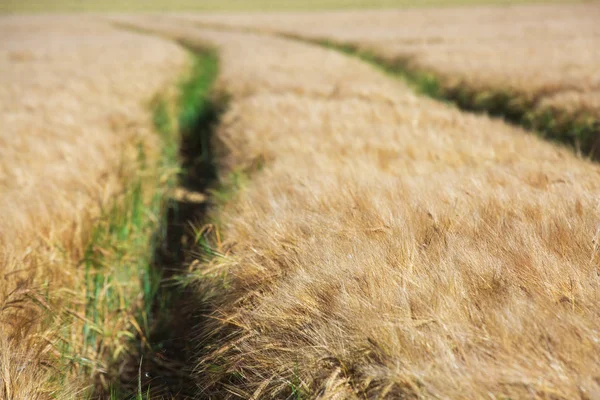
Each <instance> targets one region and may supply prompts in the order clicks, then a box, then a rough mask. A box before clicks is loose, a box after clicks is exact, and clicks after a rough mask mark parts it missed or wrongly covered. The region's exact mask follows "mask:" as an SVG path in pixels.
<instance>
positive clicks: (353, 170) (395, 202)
mask: <svg viewBox="0 0 600 400" xmlns="http://www.w3.org/2000/svg"><path fill="white" fill-rule="evenodd" d="M131 21H132V20H131V19H130V20H129V22H131ZM170 21H171V22H169V20H168V19H158V18H155V19H152V18H150V19H141V18H140V19H138V24H139V25H140V26H145V27H151V26H152V25H153V26H154V28H155V29H156V30H157V31H159V32H161V33H163V34H166V35H169V36H171V37H177V38H187V40H199V41H209V42H211V43H213V44H215V45H217V46H218V47H219V49H220V54H221V60H222V75H221V80H220V84H221V85H222V87H223V88H225V89H226V90H228V91H229V92H230V93H231V95H232V101H231V104H230V108H229V111H228V112H227V113H226V114H225V116H224V118H223V121H222V125H221V126H220V128H219V130H218V139H219V141H220V142H221V143H222V145H223V146H224V147H225V148H226V150H227V152H226V153H227V156H226V157H225V158H224V159H223V160H224V162H223V168H224V169H223V171H225V172H223V179H224V180H227V179H226V174H227V171H239V170H246V171H254V172H253V176H252V179H251V180H250V181H249V182H247V183H246V184H245V185H242V187H241V188H240V189H239V191H238V192H237V193H236V194H235V195H234V197H233V199H232V200H231V201H229V202H228V203H226V204H225V205H223V206H221V207H219V208H218V209H216V210H215V212H214V214H213V215H214V217H215V218H216V220H217V221H218V223H219V227H220V231H219V235H218V236H217V238H216V239H215V241H214V245H215V246H216V247H217V249H218V250H219V251H220V252H221V253H222V254H223V255H224V256H223V257H217V258H215V259H213V260H212V261H210V262H208V263H201V264H202V266H201V267H198V290H199V291H200V292H201V293H203V294H204V295H205V296H206V295H210V298H211V301H212V302H211V305H212V307H213V309H214V313H213V314H212V316H211V318H210V319H209V321H212V322H207V324H206V325H204V326H202V327H201V334H200V336H199V338H198V343H199V346H200V347H203V351H202V352H203V355H202V358H201V360H200V362H199V365H198V367H197V369H198V381H199V385H200V386H201V387H202V388H203V391H202V395H203V396H205V397H210V396H213V397H214V398H234V397H241V398H255V399H256V398H288V397H289V396H290V395H293V396H296V397H309V398H322V399H340V398H459V399H460V398H464V399H467V398H469V399H471V398H506V397H510V398H554V399H573V398H582V399H591V398H596V397H598V396H600V386H599V384H598V379H597V377H598V376H599V374H600V358H599V356H598V354H600V337H599V332H600V319H599V318H598V317H599V316H598V309H599V308H598V307H599V306H600V297H599V295H598V293H600V292H599V291H598V288H599V284H600V276H599V273H598V263H599V257H598V239H599V237H598V235H599V232H600V230H599V227H600V209H599V207H598V195H599V194H600V183H599V182H600V180H599V179H598V178H599V177H600V168H599V167H598V166H597V165H595V164H592V163H589V162H587V161H585V160H582V159H579V158H577V157H576V156H575V155H573V154H572V153H571V152H570V151H568V150H566V149H563V148H559V147H556V146H554V145H552V144H549V143H546V142H543V141H541V140H540V139H538V138H537V137H535V136H534V135H531V134H529V133H527V132H525V131H522V130H520V129H517V128H513V127H510V126H508V125H506V124H504V123H502V122H499V121H494V120H490V119H489V118H487V117H483V116H473V115H468V114H464V113H461V112H460V111H458V110H457V109H455V108H452V107H449V106H446V105H443V104H440V103H437V102H434V101H431V100H428V99H426V98H422V97H418V96H416V95H414V94H412V93H411V92H410V90H409V89H407V87H405V86H403V85H402V84H400V83H399V82H397V81H394V80H391V79H389V78H387V77H385V76H384V75H382V74H381V73H378V72H376V71H375V70H373V69H371V68H369V66H367V65H365V64H362V63H360V62H358V61H356V60H352V59H349V58H346V57H344V56H342V55H340V54H339V53H336V52H333V51H329V50H325V49H323V48H318V47H311V46H309V45H306V44H300V43H298V42H293V41H289V40H284V39H278V38H273V37H263V36H260V35H256V34H241V33H227V32H222V31H221V32H214V31H209V30H200V29H197V28H194V27H193V26H187V27H186V26H184V25H183V24H182V23H181V22H180V20H170ZM260 165H262V167H257V166H260ZM257 168H258V169H257ZM221 238H224V242H221ZM199 307H200V305H199ZM202 307H204V306H202Z"/></svg>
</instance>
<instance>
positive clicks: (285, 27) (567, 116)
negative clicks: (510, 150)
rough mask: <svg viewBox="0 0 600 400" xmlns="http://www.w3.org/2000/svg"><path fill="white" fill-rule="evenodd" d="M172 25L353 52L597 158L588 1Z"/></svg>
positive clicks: (598, 61) (597, 105) (593, 11)
mask: <svg viewBox="0 0 600 400" xmlns="http://www.w3.org/2000/svg"><path fill="white" fill-rule="evenodd" d="M181 18H182V19H185V20H191V21H195V22H200V23H202V24H205V25H209V26H218V27H226V28H229V29H251V30H258V31H263V32H270V33H277V34H285V35H291V36H294V37H301V38H305V39H309V40H313V41H318V42H328V43H332V44H334V45H337V46H342V47H344V48H346V49H348V48H352V49H353V50H352V51H353V52H357V53H359V54H362V55H363V56H364V57H367V58H369V59H377V60H378V61H379V62H380V63H383V64H385V65H386V66H388V67H389V68H391V69H392V70H396V69H401V70H403V71H404V74H408V75H417V77H418V78H417V79H419V80H421V81H422V82H421V85H422V86H423V85H424V90H425V91H429V92H431V93H432V94H434V96H436V97H443V98H446V99H449V100H451V101H454V102H456V103H458V104H459V105H460V106H461V107H464V108H467V109H474V110H477V111H488V112H489V111H491V112H493V113H495V114H500V115H504V116H509V119H511V120H513V121H514V122H517V123H521V124H525V125H527V126H529V127H532V128H534V129H538V130H540V131H542V132H543V133H544V134H545V135H546V136H548V137H550V138H552V139H554V140H558V141H562V142H567V143H569V144H571V145H573V146H575V147H576V148H578V149H580V150H582V151H583V152H585V153H592V154H593V155H596V156H597V153H598V151H599V142H598V140H599V139H598V138H599V137H600V136H599V135H600V128H599V126H600V75H599V74H600V73H599V71H600V69H599V68H598V66H599V65H600V53H599V52H598V51H596V49H597V48H598V47H600V27H599V26H600V25H599V24H598V21H599V20H600V3H599V2H597V1H591V2H587V3H585V4H557V5H548V4H542V5H519V4H510V5H506V6H504V7H497V6H484V5H481V6H478V7H471V8H461V7H448V8H432V9H426V10H419V9H404V10H371V11H364V10H353V11H341V12H340V11H338V12H321V13H280V14H270V15H264V14H263V15H255V14H251V13H246V14H243V13H238V14H211V15H204V14H186V15H181ZM348 27H352V29H349V28H348Z"/></svg>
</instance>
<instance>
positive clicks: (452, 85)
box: [286, 35, 600, 159]
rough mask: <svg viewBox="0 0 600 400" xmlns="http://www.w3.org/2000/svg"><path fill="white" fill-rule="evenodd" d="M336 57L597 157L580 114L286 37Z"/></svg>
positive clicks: (597, 136) (592, 120)
mask: <svg viewBox="0 0 600 400" xmlns="http://www.w3.org/2000/svg"><path fill="white" fill-rule="evenodd" d="M286 36H288V37H291V38H293V39H296V40H302V41H308V42H310V43H316V44H319V45H321V46H324V47H327V48H330V49H334V50H337V51H341V52H342V53H344V54H347V55H351V56H355V57H358V58H360V59H361V60H363V61H366V62H368V63H370V64H372V65H374V66H376V67H377V68H379V69H381V70H383V71H384V72H386V73H388V74H390V75H393V76H396V77H401V78H402V79H404V80H405V81H406V82H408V83H409V85H410V86H412V87H413V88H414V89H415V90H416V91H417V92H419V93H421V94H424V95H427V96H429V97H432V98H434V99H437V100H443V101H447V102H450V103H452V104H455V105H456V106H458V107H459V108H460V109H461V110H464V111H469V112H479V113H487V114H489V115H491V116H494V117H500V118H503V119H504V120H506V121H507V122H510V123H512V124H515V125H520V126H523V127H524V128H526V129H530V130H533V131H535V132H537V133H539V134H540V135H541V136H542V137H544V138H546V139H549V140H552V141H556V142H559V143H562V144H566V145H568V146H571V147H573V148H575V149H576V150H577V151H578V152H581V153H583V154H584V155H586V156H590V157H591V158H594V159H598V158H599V157H600V117H599V116H597V115H594V114H593V113H592V112H590V111H588V110H585V109H581V110H574V111H568V110H564V109H560V108H558V107H539V106H538V104H539V102H540V98H536V97H535V96H534V97H532V96H527V95H525V94H523V93H519V92H517V91H514V90H510V89H502V88H485V89H482V88H477V87H473V86H470V85H469V84H468V83H466V82H465V81H459V82H458V83H457V82H456V80H455V79H446V78H445V77H443V76H441V75H439V74H436V73H435V72H432V71H427V70H424V69H422V68H420V67H418V66H415V64H414V63H413V62H412V60H411V59H410V58H403V57H395V58H386V57H383V56H380V55H378V54H376V53H375V52H373V51H371V50H368V49H364V48H362V47H360V46H357V45H353V44H349V43H338V42H335V41H331V40H328V39H319V40H312V39H306V38H304V37H298V36H296V35H286Z"/></svg>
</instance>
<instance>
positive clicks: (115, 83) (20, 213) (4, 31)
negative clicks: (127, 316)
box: [0, 16, 186, 399]
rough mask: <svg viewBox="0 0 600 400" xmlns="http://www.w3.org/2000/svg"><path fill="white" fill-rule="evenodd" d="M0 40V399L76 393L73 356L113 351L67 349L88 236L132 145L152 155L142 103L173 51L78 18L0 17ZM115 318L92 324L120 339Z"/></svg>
mask: <svg viewBox="0 0 600 400" xmlns="http://www.w3.org/2000/svg"><path fill="white" fill-rule="evenodd" d="M0 38H1V39H0V123H1V126H2V131H1V134H0V208H1V209H2V213H0V263H1V268H0V277H2V280H1V284H0V398H7V399H17V398H19V399H37V398H47V397H52V398H56V397H59V396H63V397H68V398H77V397H80V396H82V394H81V393H80V394H76V392H73V391H72V390H79V389H81V385H80V384H81V383H82V382H80V380H81V379H80V378H83V377H82V376H78V375H80V374H81V371H82V369H78V368H77V366H79V367H87V368H90V370H91V371H92V373H94V374H95V373H98V372H101V371H102V368H101V367H102V366H103V365H102V362H101V361H102V360H101V358H102V357H104V356H105V354H106V353H109V352H113V351H115V350H116V349H114V348H105V347H103V346H95V345H94V346H92V348H91V349H90V350H89V351H88V352H85V353H84V352H81V353H77V351H79V350H81V348H82V346H83V343H82V342H83V341H84V340H85V339H84V335H83V334H82V331H83V329H84V326H86V324H88V323H89V320H88V319H87V318H88V316H87V315H86V314H85V307H86V296H87V294H86V293H85V291H86V286H85V280H84V276H83V274H84V269H83V266H82V265H81V264H82V260H83V257H84V252H85V250H86V246H88V242H89V239H90V238H89V235H90V232H91V230H92V229H93V227H94V226H95V225H96V223H97V218H98V217H99V216H100V215H101V213H104V212H106V211H107V210H108V209H110V208H111V207H112V206H113V205H114V203H115V199H118V198H119V196H120V194H121V193H122V191H123V190H124V189H125V188H124V187H123V184H124V183H126V182H127V181H128V180H129V178H130V177H132V176H136V174H138V168H139V165H138V162H139V154H140V149H143V150H144V154H145V156H146V157H147V160H148V163H149V164H150V163H151V161H152V160H153V159H154V158H156V154H157V146H158V140H157V136H156V134H155V133H154V132H153V127H152V120H151V117H150V115H149V110H148V109H147V107H148V104H149V101H150V99H151V97H152V96H153V95H154V94H155V93H156V92H157V91H158V90H160V89H163V88H165V87H166V86H167V85H169V84H170V83H172V82H173V78H175V77H176V71H180V70H181V68H182V67H183V66H184V64H185V60H186V57H185V52H183V51H182V50H181V49H180V48H178V47H177V46H175V45H174V44H172V43H169V42H166V41H163V40H160V39H157V38H151V37H145V36H142V35H139V34H133V33H126V32H123V31H118V30H115V29H113V28H111V27H110V26H108V25H107V24H105V23H102V22H98V21H94V20H93V19H92V18H91V17H85V16H77V17H66V16H65V17H61V16H54V17H43V16H40V17H34V16H6V17H2V18H0ZM103 290H109V289H108V288H104V289H103ZM97 295H99V296H104V295H106V294H105V293H104V292H103V293H100V294H97ZM123 311H124V312H128V310H123ZM65 318H67V319H68V320H69V321H70V322H71V323H66V320H65ZM88 326H89V324H88ZM120 328H122V326H120V325H119V323H118V322H117V321H114V320H112V321H101V322H100V326H99V327H95V328H92V329H97V330H99V334H101V335H103V337H106V338H107V340H108V339H110V340H114V342H116V343H120V342H122V341H123V340H122V339H123V338H122V337H121V338H118V337H114V335H115V334H116V333H117V332H118V329H120ZM111 335H113V336H111ZM109 336H110V338H109ZM88 346H89V344H88ZM66 349H71V350H66ZM71 357H77V358H71ZM97 362H98V364H96V363H97ZM61 368H73V370H72V371H71V372H69V371H68V370H61ZM57 377H59V378H57ZM66 377H68V378H67V382H62V380H63V379H65V378H66ZM88 383H89V382H88ZM71 384H72V385H71ZM69 386H71V389H69V388H68V387H69Z"/></svg>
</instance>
